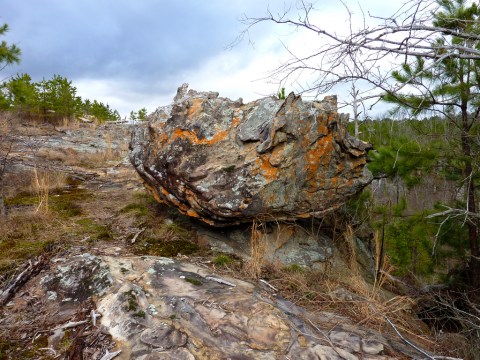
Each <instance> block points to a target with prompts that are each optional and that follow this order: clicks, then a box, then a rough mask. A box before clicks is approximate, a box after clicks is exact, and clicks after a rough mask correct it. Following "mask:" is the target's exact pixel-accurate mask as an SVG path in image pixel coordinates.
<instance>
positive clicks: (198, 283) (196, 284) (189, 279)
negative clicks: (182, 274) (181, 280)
mask: <svg viewBox="0 0 480 360" xmlns="http://www.w3.org/2000/svg"><path fill="white" fill-rule="evenodd" d="M185 281H186V282H188V283H190V284H192V285H195V286H202V285H203V282H201V281H200V280H198V279H194V278H190V277H187V278H185Z"/></svg>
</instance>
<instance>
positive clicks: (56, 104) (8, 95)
mask: <svg viewBox="0 0 480 360" xmlns="http://www.w3.org/2000/svg"><path fill="white" fill-rule="evenodd" d="M0 110H4V111H11V112H15V113H17V114H18V115H19V116H21V117H23V118H27V119H38V120H43V121H58V120H62V119H65V118H67V119H74V118H76V117H80V116H91V117H94V118H96V119H97V120H98V121H99V122H100V123H101V122H104V121H116V120H120V114H119V113H118V111H117V110H114V109H111V108H110V106H109V105H108V104H104V103H102V102H99V101H97V100H94V101H93V102H92V101H90V100H88V99H86V100H82V98H81V97H80V96H78V95H77V89H76V87H74V86H73V85H72V81H70V80H68V79H67V78H66V77H62V76H60V75H54V76H53V77H52V78H51V79H48V80H46V79H43V80H41V81H38V82H33V81H32V78H31V77H30V75H28V74H18V75H16V76H14V77H12V78H11V79H10V80H8V81H5V82H4V83H2V84H1V85H0Z"/></svg>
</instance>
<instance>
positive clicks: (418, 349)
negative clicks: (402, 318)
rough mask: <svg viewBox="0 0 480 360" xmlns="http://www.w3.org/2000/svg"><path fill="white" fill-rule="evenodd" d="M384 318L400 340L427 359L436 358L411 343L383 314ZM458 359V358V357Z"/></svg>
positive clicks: (432, 359)
mask: <svg viewBox="0 0 480 360" xmlns="http://www.w3.org/2000/svg"><path fill="white" fill-rule="evenodd" d="M384 318H385V320H386V321H387V323H388V324H389V325H390V326H391V327H392V329H393V330H394V331H395V333H396V334H397V335H398V337H399V338H400V339H402V341H403V342H404V343H405V344H407V345H408V346H411V347H412V348H414V349H415V350H417V351H418V352H419V353H421V354H422V355H425V356H426V357H427V358H428V359H430V360H435V359H436V358H435V357H434V356H432V355H430V354H429V353H427V352H426V351H425V350H423V349H420V348H419V347H418V346H417V345H415V344H414V343H412V342H411V341H410V340H408V339H406V338H405V337H403V335H402V334H400V332H399V331H398V330H397V328H396V327H395V325H393V323H392V322H391V321H390V319H389V318H388V317H386V316H384ZM459 360H460V359H459Z"/></svg>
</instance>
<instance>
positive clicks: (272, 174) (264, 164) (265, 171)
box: [256, 155, 278, 183]
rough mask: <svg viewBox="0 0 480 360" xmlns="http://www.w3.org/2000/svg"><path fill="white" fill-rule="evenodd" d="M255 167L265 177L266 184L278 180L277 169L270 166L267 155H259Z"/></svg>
mask: <svg viewBox="0 0 480 360" xmlns="http://www.w3.org/2000/svg"><path fill="white" fill-rule="evenodd" d="M256 163H257V166H258V168H259V169H260V172H261V173H262V175H263V176H264V177H265V180H266V181H267V183H269V182H271V181H273V180H276V179H277V178H278V168H276V167H274V166H272V164H270V161H269V159H268V156H267V155H261V156H260V157H259V158H258V159H257V161H256Z"/></svg>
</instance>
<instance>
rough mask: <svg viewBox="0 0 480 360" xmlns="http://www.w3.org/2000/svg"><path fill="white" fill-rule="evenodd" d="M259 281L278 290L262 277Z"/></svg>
mask: <svg viewBox="0 0 480 360" xmlns="http://www.w3.org/2000/svg"><path fill="white" fill-rule="evenodd" d="M259 281H260V282H261V283H262V284H265V285H267V286H268V287H269V288H270V289H272V290H273V291H278V290H277V288H276V287H275V286H273V285H271V284H270V283H268V282H266V281H265V280H263V279H260V280H259Z"/></svg>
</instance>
